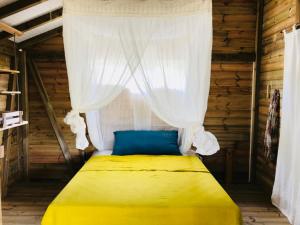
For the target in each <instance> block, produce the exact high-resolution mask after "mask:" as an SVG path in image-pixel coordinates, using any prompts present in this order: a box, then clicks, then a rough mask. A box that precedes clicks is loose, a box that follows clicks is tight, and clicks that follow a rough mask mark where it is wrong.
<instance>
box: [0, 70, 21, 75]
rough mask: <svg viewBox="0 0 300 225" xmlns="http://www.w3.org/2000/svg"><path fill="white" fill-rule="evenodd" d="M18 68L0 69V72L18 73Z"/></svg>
mask: <svg viewBox="0 0 300 225" xmlns="http://www.w3.org/2000/svg"><path fill="white" fill-rule="evenodd" d="M19 73H20V71H18V70H10V69H0V74H19Z"/></svg>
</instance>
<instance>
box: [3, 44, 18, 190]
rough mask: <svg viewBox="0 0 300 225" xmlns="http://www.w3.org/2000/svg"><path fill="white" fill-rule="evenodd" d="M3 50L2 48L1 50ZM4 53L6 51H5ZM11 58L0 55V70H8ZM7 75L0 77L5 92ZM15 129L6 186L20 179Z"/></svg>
mask: <svg viewBox="0 0 300 225" xmlns="http://www.w3.org/2000/svg"><path fill="white" fill-rule="evenodd" d="M0 45H1V47H4V46H5V45H6V42H3V41H1V42H0ZM1 49H2V50H3V48H1ZM5 51H6V50H5ZM7 51H11V49H10V46H9V47H7ZM10 63H11V57H10V56H9V55H7V54H4V53H0V68H4V69H8V68H10ZM7 86H8V75H0V90H7ZM5 109H6V96H5V95H0V111H1V112H3V111H5ZM16 131H17V129H13V136H12V145H11V155H10V159H9V174H8V176H9V177H8V184H12V183H13V182H14V181H16V180H17V179H18V178H19V177H20V160H19V142H18V140H17V139H16ZM0 143H1V144H3V132H0ZM3 163H4V162H3V159H0V176H1V178H0V179H1V184H2V175H3Z"/></svg>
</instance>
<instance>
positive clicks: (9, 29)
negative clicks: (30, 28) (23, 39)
mask: <svg viewBox="0 0 300 225" xmlns="http://www.w3.org/2000/svg"><path fill="white" fill-rule="evenodd" d="M0 29H1V30H3V31H5V32H6V33H8V34H10V36H11V35H15V36H21V35H23V32H21V31H19V30H18V29H15V28H14V27H11V26H9V25H7V24H6V23H2V22H0ZM1 33H2V32H1Z"/></svg>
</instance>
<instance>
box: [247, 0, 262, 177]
mask: <svg viewBox="0 0 300 225" xmlns="http://www.w3.org/2000/svg"><path fill="white" fill-rule="evenodd" d="M264 3H265V1H264V0H258V1H257V21H256V45H255V52H256V61H255V69H256V70H255V74H254V75H253V79H255V89H254V93H252V95H253V102H252V110H253V115H254V116H253V117H252V118H251V120H252V121H251V123H252V124H254V125H253V129H251V137H252V138H251V140H250V148H251V149H250V155H249V182H254V181H255V178H256V168H255V166H256V157H257V148H258V130H259V124H258V122H259V110H258V109H259V90H260V79H259V77H260V73H261V58H262V41H263V37H262V33H263V19H264Z"/></svg>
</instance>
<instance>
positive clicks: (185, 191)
mask: <svg viewBox="0 0 300 225" xmlns="http://www.w3.org/2000/svg"><path fill="white" fill-rule="evenodd" d="M240 224H242V223H241V216H240V211H239V208H238V207H237V206H236V205H235V203H234V202H233V201H232V200H231V198H230V197H229V196H228V195H227V194H226V192H225V191H224V190H223V189H222V187H221V186H220V185H219V184H218V183H217V181H216V180H215V179H214V178H213V176H212V175H211V174H210V173H209V171H208V170H207V168H206V167H205V166H204V165H203V164H202V162H201V161H200V160H199V159H198V158H197V157H195V156H141V155H135V156H95V157H92V158H91V159H90V160H89V161H88V162H87V163H86V164H85V165H84V166H83V167H82V169H81V170H80V171H79V172H78V173H77V174H76V175H75V176H74V178H73V179H72V180H71V181H70V182H69V184H68V185H67V186H66V187H65V188H64V189H63V190H62V191H61V193H60V194H59V195H58V196H57V197H56V198H55V199H54V201H53V202H52V203H51V204H50V205H49V207H48V209H47V211H46V213H45V215H44V217H43V220H42V225H240Z"/></svg>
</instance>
